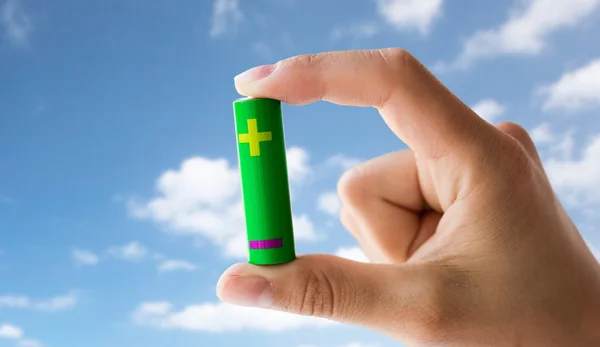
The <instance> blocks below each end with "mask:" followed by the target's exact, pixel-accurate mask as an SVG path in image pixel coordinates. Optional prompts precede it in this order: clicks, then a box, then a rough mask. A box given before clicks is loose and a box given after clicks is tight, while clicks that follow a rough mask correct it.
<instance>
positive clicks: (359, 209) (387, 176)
mask: <svg viewBox="0 0 600 347" xmlns="http://www.w3.org/2000/svg"><path fill="white" fill-rule="evenodd" d="M338 191H339V196H340V198H341V200H342V204H343V215H341V216H340V217H342V223H343V224H344V226H345V227H346V228H347V229H348V230H349V231H350V232H351V233H352V235H353V236H354V237H355V238H356V240H357V241H358V242H359V244H360V245H361V247H362V248H363V250H364V251H365V254H367V256H368V257H369V259H370V260H371V261H373V262H382V263H398V262H405V261H406V260H407V259H408V258H409V256H410V248H411V245H413V244H414V241H415V239H416V238H417V236H419V233H421V232H423V233H426V234H428V235H431V233H432V232H433V231H432V230H424V229H423V228H422V225H421V217H422V213H421V212H422V210H423V208H424V206H425V202H424V199H423V194H422V192H421V187H420V185H419V179H418V174H417V167H416V164H415V158H414V155H413V153H412V151H410V150H404V151H397V152H393V153H389V154H386V155H383V156H380V157H378V158H375V159H372V160H369V161H368V162H366V163H363V164H361V165H359V166H357V167H355V168H353V169H351V170H350V171H348V172H346V173H345V174H344V175H343V176H342V178H341V179H340V181H339V183H338ZM434 195H435V194H433V193H432V194H430V196H432V199H434V198H435V197H434ZM434 203H435V204H437V202H434ZM429 227H433V230H435V225H428V228H429Z"/></svg>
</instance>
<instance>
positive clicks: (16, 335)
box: [0, 324, 23, 340]
mask: <svg viewBox="0 0 600 347" xmlns="http://www.w3.org/2000/svg"><path fill="white" fill-rule="evenodd" d="M22 336H23V330H22V329H21V328H19V327H16V326H14V325H11V324H2V325H0V339H11V340H13V339H15V340H16V339H20V338H21V337H22Z"/></svg>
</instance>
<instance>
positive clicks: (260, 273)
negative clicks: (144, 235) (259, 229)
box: [217, 49, 600, 347]
mask: <svg viewBox="0 0 600 347" xmlns="http://www.w3.org/2000/svg"><path fill="white" fill-rule="evenodd" d="M235 83H236V88H237V90H238V91H239V92H240V93H241V94H243V95H247V96H255V97H269V98H274V99H279V100H282V101H284V102H286V103H289V104H294V105H302V104H307V103H311V102H314V101H317V100H321V99H322V100H326V101H330V102H333V103H336V104H341V105H352V106H371V107H375V108H377V109H378V110H379V112H380V114H381V116H382V117H383V119H384V120H385V122H386V123H387V125H388V126H389V127H390V129H391V130H392V131H393V132H394V133H395V134H396V135H397V136H398V138H399V139H400V140H402V141H404V142H405V143H406V144H407V145H408V146H409V147H410V150H404V151H399V152H394V153H390V154H387V155H384V156H382V157H379V158H376V159H373V160H371V161H368V162H366V163H364V164H362V165H360V166H358V167H356V168H354V169H352V170H350V171H349V172H347V173H346V174H344V175H343V177H342V178H341V180H340V182H339V186H338V189H339V193H340V197H341V199H342V201H343V209H342V212H341V219H342V222H343V224H344V226H346V228H347V229H348V230H349V231H350V232H351V233H352V235H353V236H354V237H355V238H356V240H357V241H358V242H359V244H360V245H361V247H362V248H363V250H364V251H365V253H366V254H367V256H368V257H369V258H370V260H371V261H372V263H359V262H354V261H351V260H347V259H342V258H338V257H334V256H329V255H306V256H301V257H299V258H298V259H297V260H296V261H294V262H291V263H288V264H284V265H278V266H269V267H260V266H252V265H250V264H245V263H244V264H237V265H234V266H233V267H231V268H230V269H229V270H227V271H226V273H225V274H224V275H223V277H222V278H221V280H220V282H219V284H218V289H217V292H218V295H219V297H220V298H221V299H222V300H224V301H228V302H230V303H233V304H238V305H250V306H259V307H265V308H269V309H275V310H283V311H287V312H290V313H294V314H306V315H314V316H319V317H325V318H328V319H332V320H335V321H339V322H344V323H349V324H355V325H360V326H363V327H367V328H370V329H373V330H375V331H379V332H382V333H385V334H388V335H390V336H392V337H394V338H397V339H399V340H401V341H403V342H404V343H406V344H408V345H410V346H432V345H435V346H439V345H443V346H461V347H464V346H591V345H594V346H598V345H600V266H599V264H598V262H597V261H596V260H595V259H594V257H593V256H592V254H591V252H590V251H589V250H588V248H587V247H586V245H585V243H584V241H583V240H582V237H581V236H580V234H579V232H578V231H577V229H576V227H575V226H574V225H573V223H572V222H571V220H570V219H569V217H568V216H567V214H566V212H565V211H564V209H563V208H562V207H561V205H560V203H559V202H558V200H557V199H556V197H555V195H554V193H553V190H552V188H551V186H550V183H549V181H548V179H547V177H546V174H545V173H544V169H543V167H542V164H541V161H540V158H539V156H538V154H537V152H536V149H535V146H534V144H533V142H532V140H531V139H530V137H529V136H528V134H527V132H526V131H525V130H524V129H523V128H521V127H520V126H518V125H516V124H513V123H503V124H500V125H498V126H496V127H495V126H493V125H491V124H489V123H487V122H485V121H484V120H483V119H481V118H480V117H478V116H477V115H476V114H475V113H474V112H473V111H472V110H471V109H469V108H468V107H467V106H466V105H465V104H463V103H462V102H461V101H460V100H458V99H457V98H456V97H455V96H454V95H453V94H452V93H451V92H450V91H448V90H447V89H446V88H445V87H444V86H443V85H442V84H441V83H440V82H439V81H438V80H437V79H436V78H435V77H434V76H433V75H431V74H430V73H429V72H428V71H427V70H426V69H425V68H424V67H423V66H422V65H421V64H420V63H419V62H418V61H417V60H416V59H415V58H414V57H413V56H411V55H410V54H409V53H407V52H406V51H404V50H400V49H384V50H373V51H346V52H331V53H323V54H316V55H304V56H298V57H294V58H290V59H287V60H283V61H280V62H279V63H277V64H276V65H274V66H263V67H258V68H254V69H251V70H249V71H248V72H246V73H245V74H243V75H241V76H238V77H237V78H236V81H235Z"/></svg>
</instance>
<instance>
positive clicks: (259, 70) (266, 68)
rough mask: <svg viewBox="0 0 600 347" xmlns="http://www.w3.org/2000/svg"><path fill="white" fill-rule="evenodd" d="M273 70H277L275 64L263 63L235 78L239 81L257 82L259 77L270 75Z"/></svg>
mask: <svg viewBox="0 0 600 347" xmlns="http://www.w3.org/2000/svg"><path fill="white" fill-rule="evenodd" d="M273 70H275V65H262V66H257V67H253V68H251V69H250V70H246V71H244V72H242V73H241V74H239V75H237V76H235V77H234V80H235V81H237V82H255V81H258V80H259V79H262V78H265V77H267V76H269V75H270V74H271V73H272V72H273Z"/></svg>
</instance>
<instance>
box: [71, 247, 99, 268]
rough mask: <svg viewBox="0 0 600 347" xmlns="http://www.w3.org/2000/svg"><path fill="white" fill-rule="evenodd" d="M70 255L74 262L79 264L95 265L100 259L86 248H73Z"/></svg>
mask: <svg viewBox="0 0 600 347" xmlns="http://www.w3.org/2000/svg"><path fill="white" fill-rule="evenodd" d="M71 256H72V258H73V260H74V261H75V263H76V264H77V265H80V266H84V265H97V264H98V262H99V261H100V260H99V259H98V256H97V255H96V254H94V253H92V252H90V251H88V250H84V249H75V250H73V251H72V252H71Z"/></svg>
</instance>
